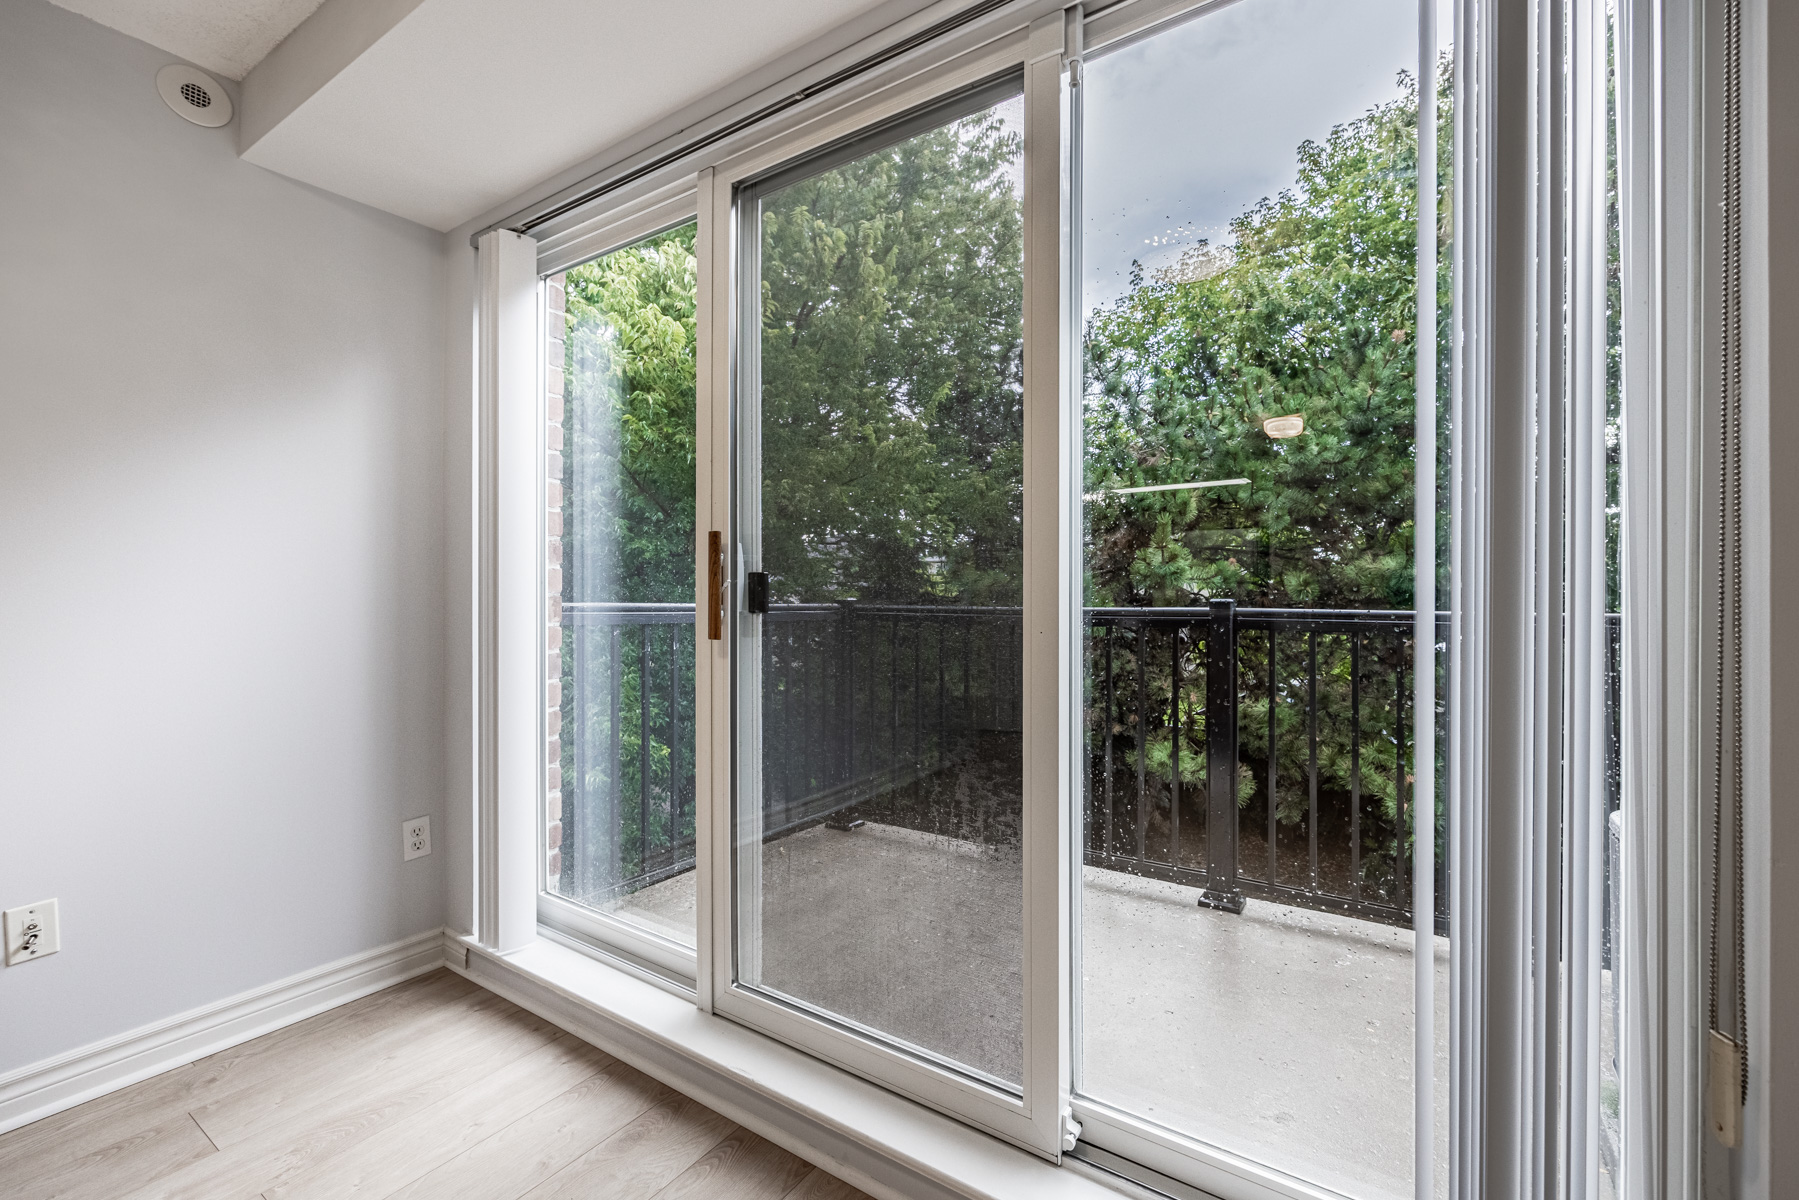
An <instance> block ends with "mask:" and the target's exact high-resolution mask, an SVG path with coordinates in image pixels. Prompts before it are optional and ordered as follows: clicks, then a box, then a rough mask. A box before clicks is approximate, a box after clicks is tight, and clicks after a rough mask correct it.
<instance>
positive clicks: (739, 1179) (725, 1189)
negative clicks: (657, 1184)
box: [656, 1129, 812, 1200]
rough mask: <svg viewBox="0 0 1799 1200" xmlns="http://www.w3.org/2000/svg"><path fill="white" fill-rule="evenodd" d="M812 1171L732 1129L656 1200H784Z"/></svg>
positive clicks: (770, 1144)
mask: <svg viewBox="0 0 1799 1200" xmlns="http://www.w3.org/2000/svg"><path fill="white" fill-rule="evenodd" d="M811 1173H812V1167H811V1165H810V1164H809V1163H807V1162H806V1161H805V1160H804V1159H801V1158H797V1157H795V1156H794V1155H792V1154H790V1153H788V1152H787V1151H785V1150H783V1149H781V1148H780V1147H779V1146H777V1145H775V1144H774V1143H773V1142H771V1141H768V1140H767V1139H765V1138H759V1137H757V1136H756V1135H755V1134H753V1133H751V1132H750V1131H749V1130H747V1129H733V1130H732V1131H731V1132H730V1133H728V1134H726V1135H725V1137H723V1138H722V1139H720V1140H719V1142H718V1144H717V1145H715V1146H713V1147H712V1149H710V1150H708V1151H706V1153H705V1154H704V1155H703V1156H702V1157H701V1158H700V1159H699V1161H697V1162H695V1163H694V1164H693V1165H692V1166H690V1167H688V1168H687V1169H686V1170H685V1171H683V1172H681V1174H680V1175H678V1176H677V1177H676V1178H675V1179H674V1180H673V1181H672V1182H670V1183H669V1185H668V1186H667V1187H665V1188H663V1189H662V1190H661V1191H660V1192H657V1193H656V1200H783V1198H784V1197H785V1196H786V1195H787V1193H788V1192H790V1191H792V1190H793V1189H794V1188H795V1187H796V1186H797V1185H798V1184H799V1182H800V1180H802V1179H804V1178H805V1177H806V1176H807V1175H809V1174H811Z"/></svg>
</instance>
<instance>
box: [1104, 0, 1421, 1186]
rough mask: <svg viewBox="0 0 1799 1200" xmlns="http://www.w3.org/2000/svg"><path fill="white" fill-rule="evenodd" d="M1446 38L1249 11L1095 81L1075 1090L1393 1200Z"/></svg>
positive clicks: (1402, 1060) (1350, 20)
mask: <svg viewBox="0 0 1799 1200" xmlns="http://www.w3.org/2000/svg"><path fill="white" fill-rule="evenodd" d="M1417 47H1418V5H1417V2H1416V0H1241V2H1239V3H1236V4H1231V5H1228V6H1218V7H1216V8H1213V9H1211V10H1209V11H1207V12H1204V13H1202V14H1200V15H1199V16H1197V17H1196V18H1194V19H1192V20H1190V21H1188V22H1186V23H1184V24H1180V25H1177V26H1174V27H1172V28H1168V29H1165V30H1163V31H1161V32H1158V33H1156V34H1154V35H1151V36H1149V37H1147V38H1143V39H1141V40H1137V41H1134V42H1131V43H1128V44H1126V45H1124V46H1123V47H1122V48H1120V49H1118V50H1115V51H1112V52H1110V53H1101V54H1097V55H1095V56H1093V57H1092V58H1090V59H1089V60H1088V62H1087V63H1086V65H1085V70H1084V73H1083V81H1082V86H1081V105H1082V115H1081V121H1082V126H1081V134H1080V136H1081V138H1082V142H1081V152H1082V160H1083V176H1082V178H1081V180H1080V181H1079V182H1078V184H1077V186H1079V187H1080V188H1081V194H1080V211H1081V213H1082V222H1083V224H1082V229H1081V254H1082V274H1083V287H1082V301H1083V302H1082V319H1083V337H1084V363H1085V374H1084V405H1083V409H1084V414H1083V419H1084V423H1085V429H1084V448H1085V449H1084V457H1085V479H1084V485H1083V492H1084V493H1085V503H1084V536H1085V551H1084V553H1085V589H1086V601H1085V603H1086V605H1087V611H1086V629H1085V646H1086V651H1087V661H1086V697H1085V705H1086V709H1085V712H1086V743H1087V746H1086V749H1087V754H1086V763H1087V780H1086V796H1087V808H1086V822H1085V840H1084V847H1083V849H1084V864H1083V866H1082V873H1081V876H1080V878H1081V881H1082V885H1081V888H1080V898H1079V903H1080V906H1081V909H1080V929H1081V941H1080V945H1079V947H1078V949H1079V954H1080V962H1081V969H1080V972H1079V975H1078V977H1077V978H1078V986H1079V987H1080V988H1081V1001H1080V1006H1079V1012H1080V1013H1081V1022H1082V1023H1081V1027H1080V1029H1079V1039H1078V1040H1079V1051H1078V1064H1079V1065H1078V1068H1077V1079H1076V1089H1077V1092H1078V1093H1079V1094H1081V1095H1082V1096H1084V1097H1088V1098H1090V1099H1091V1100H1093V1101H1096V1102H1099V1103H1100V1104H1103V1105H1105V1106H1108V1107H1109V1108H1111V1109H1114V1110H1118V1111H1121V1112H1123V1113H1126V1114H1129V1115H1130V1116H1131V1117H1133V1118H1136V1119H1138V1120H1143V1121H1147V1122H1150V1123H1152V1124H1153V1125H1156V1126H1160V1127H1162V1128H1164V1129H1166V1130H1168V1131H1171V1132H1172V1133H1174V1134H1177V1135H1179V1136H1180V1137H1182V1138H1185V1139H1192V1140H1196V1141H1199V1142H1202V1143H1207V1144H1210V1145H1212V1146H1216V1147H1218V1148H1220V1149H1223V1150H1225V1151H1228V1152H1230V1153H1232V1154H1235V1155H1240V1156H1242V1157H1244V1158H1248V1159H1250V1160H1253V1161H1256V1162H1259V1163H1262V1164H1265V1165H1267V1166H1269V1167H1271V1168H1274V1169H1275V1170H1276V1171H1279V1172H1283V1173H1285V1174H1287V1175H1290V1176H1294V1177H1298V1178H1300V1179H1303V1180H1306V1181H1308V1182H1311V1183H1315V1184H1322V1185H1324V1186H1325V1187H1328V1188H1330V1189H1332V1190H1335V1191H1338V1192H1341V1193H1344V1194H1347V1195H1352V1196H1357V1197H1381V1198H1389V1197H1401V1196H1406V1197H1409V1196H1412V1195H1413V1194H1414V1193H1413V1178H1412V1177H1413V1150H1412V1147H1413V1119H1414V1118H1413V1113H1414V1109H1413V1095H1414V1091H1413V1062H1414V1054H1413V1039H1414V1021H1413V1011H1414V994H1415V993H1414V959H1413V955H1414V939H1413V934H1412V928H1411V926H1412V912H1411V898H1412V891H1411V874H1410V864H1411V856H1412V849H1413V846H1412V830H1413V818H1412V812H1411V810H1410V807H1409V806H1410V802H1411V784H1412V782H1413V780H1412V769H1413V768H1412V760H1411V756H1410V750H1409V745H1410V742H1411V740H1412V737H1411V723H1412V719H1413V718H1412V713H1413V709H1412V694H1413V684H1412V674H1413V671H1414V669H1415V668H1414V665H1413V663H1414V658H1413V647H1412V628H1413V612H1412V604H1413V590H1414V589H1413V564H1412V556H1411V546H1412V522H1413V489H1412V465H1413V443H1414V412H1415V409H1414V404H1415V395H1414V385H1413V380H1414V370H1415V359H1416V350H1415V326H1416V321H1417V304H1416V287H1415V277H1416V275H1415V273H1416V252H1417V234H1416V220H1417V217H1416V213H1417V209H1416V186H1417V184H1416V181H1417V169H1416V167H1417V163H1416V153H1417V113H1418V97H1417V84H1416V65H1417V61H1418V49H1417ZM1441 82H1442V85H1443V87H1442V88H1441V89H1439V91H1440V95H1441V96H1442V103H1443V121H1442V122H1441V123H1440V126H1439V128H1440V129H1441V130H1442V144H1443V149H1444V154H1443V156H1442V160H1441V161H1442V162H1443V163H1445V164H1447V162H1448V155H1447V150H1448V145H1449V138H1448V129H1449V124H1448V119H1447V118H1448V114H1447V107H1448V106H1447V91H1446V88H1447V83H1448V80H1447V76H1445V77H1444V78H1443V80H1442V81H1441ZM1444 173H1445V176H1446V175H1447V171H1446V170H1445V172H1444ZM1444 278H1445V282H1447V276H1445V277H1444ZM1444 344H1445V345H1446V344H1447V342H1446V341H1445V343H1444ZM1444 408H1445V410H1446V408H1447V406H1444ZM1439 440H1440V444H1441V445H1442V446H1443V447H1445V448H1446V447H1447V445H1448V437H1447V433H1446V430H1445V431H1444V433H1443V434H1441V435H1440V439H1439ZM1439 478H1440V480H1441V482H1442V483H1443V485H1444V492H1443V494H1445V495H1446V494H1447V480H1448V475H1447V471H1443V472H1442V473H1441V474H1440V476H1439ZM1439 507H1440V509H1441V510H1442V511H1443V513H1444V514H1445V515H1444V516H1443V517H1442V519H1441V520H1440V522H1439V531H1438V538H1439V546H1440V547H1443V548H1444V550H1445V553H1444V554H1443V556H1442V558H1441V559H1440V561H1444V562H1446V561H1447V554H1446V548H1447V541H1448V538H1447V534H1448V522H1447V515H1446V513H1447V508H1446V505H1444V506H1439ZM1440 594H1443V595H1447V590H1446V589H1442V590H1441V592H1440ZM1447 632H1448V626H1447V618H1446V614H1445V615H1443V616H1441V617H1440V619H1439V640H1441V639H1443V638H1445V637H1446V636H1447ZM1427 661H1428V660H1427ZM1439 719H1440V718H1439ZM1442 744H1443V739H1442V738H1439V746H1441V745H1442ZM1439 811H1440V810H1439ZM1433 825H1435V830H1434V833H1433V835H1432V836H1433V837H1434V838H1435V841H1436V845H1437V862H1438V863H1439V864H1441V863H1442V862H1444V860H1445V855H1444V850H1445V848H1446V847H1445V846H1444V843H1443V837H1444V830H1443V828H1442V826H1441V825H1440V823H1436V822H1433ZM1438 879H1439V885H1438V889H1437V896H1438V909H1437V912H1436V913H1435V924H1436V926H1437V929H1438V933H1439V936H1438V937H1436V938H1435V939H1434V944H1433V945H1431V946H1428V947H1426V949H1425V952H1426V953H1428V954H1432V955H1433V956H1434V957H1435V959H1436V960H1437V962H1438V972H1437V973H1438V979H1439V987H1438V989H1437V991H1438V996H1437V1013H1436V1025H1435V1027H1436V1032H1437V1044H1438V1047H1439V1049H1438V1053H1437V1058H1438V1060H1439V1062H1440V1063H1441V1064H1442V1068H1441V1070H1440V1073H1441V1074H1444V1075H1446V1064H1447V1037H1446V1035H1447V1031H1448V1012H1447V962H1448V958H1447V956H1448V939H1447V936H1446V935H1447V931H1448V912H1447V907H1446V904H1445V897H1446V895H1447V889H1446V887H1444V886H1443V881H1442V875H1441V867H1440V866H1439V874H1438ZM1437 1095H1438V1097H1439V1099H1440V1101H1442V1104H1441V1105H1440V1107H1441V1108H1442V1111H1444V1112H1446V1111H1447V1108H1446V1102H1447V1087H1446V1086H1445V1087H1443V1088H1441V1089H1440V1090H1439V1091H1438V1093H1437ZM1437 1144H1438V1147H1439V1161H1440V1162H1441V1161H1445V1160H1444V1159H1443V1157H1442V1154H1441V1148H1442V1146H1443V1144H1444V1141H1443V1139H1442V1138H1441V1137H1439V1139H1438V1143H1437Z"/></svg>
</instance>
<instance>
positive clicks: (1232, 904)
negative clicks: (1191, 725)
mask: <svg viewBox="0 0 1799 1200" xmlns="http://www.w3.org/2000/svg"><path fill="white" fill-rule="evenodd" d="M1211 607H1212V611H1211V616H1210V619H1209V620H1208V621H1207V622H1206V890H1205V891H1203V892H1201V893H1200V896H1199V903H1200V905H1201V906H1202V907H1204V908H1221V909H1223V910H1224V911H1226V912H1233V913H1240V912H1242V911H1243V892H1242V890H1241V889H1240V888H1239V887H1238V886H1237V604H1236V601H1234V600H1214V601H1212V606H1211ZM1270 636H1272V634H1271V635H1270ZM1176 736H1179V735H1178V732H1177V735H1176Z"/></svg>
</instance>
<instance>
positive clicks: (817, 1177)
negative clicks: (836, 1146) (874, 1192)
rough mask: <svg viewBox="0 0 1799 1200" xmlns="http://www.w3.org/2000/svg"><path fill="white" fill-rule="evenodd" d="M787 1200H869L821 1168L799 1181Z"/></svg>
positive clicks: (815, 1169)
mask: <svg viewBox="0 0 1799 1200" xmlns="http://www.w3.org/2000/svg"><path fill="white" fill-rule="evenodd" d="M787 1200H869V1197H868V1193H867V1192H864V1191H860V1190H858V1189H856V1188H853V1187H851V1186H850V1185H849V1184H847V1183H845V1182H843V1180H841V1179H839V1178H837V1176H835V1175H833V1174H831V1173H830V1172H829V1171H826V1170H825V1169H824V1168H822V1167H813V1168H812V1173H811V1174H810V1175H808V1176H806V1177H805V1178H804V1179H802V1180H800V1181H799V1184H798V1185H797V1186H796V1187H795V1188H794V1189H793V1190H792V1191H791V1192H788V1193H787Z"/></svg>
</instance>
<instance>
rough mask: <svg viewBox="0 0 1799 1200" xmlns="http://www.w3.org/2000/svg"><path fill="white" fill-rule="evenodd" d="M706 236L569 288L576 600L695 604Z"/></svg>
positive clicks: (609, 263)
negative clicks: (697, 325)
mask: <svg viewBox="0 0 1799 1200" xmlns="http://www.w3.org/2000/svg"><path fill="white" fill-rule="evenodd" d="M695 232H696V229H695V226H694V225H692V224H688V225H684V226H682V227H680V228H678V229H673V230H670V231H669V232H667V233H664V234H660V235H658V236H656V237H654V238H651V239H649V240H648V241H645V242H640V243H638V244H637V245H634V246H628V247H626V248H624V249H622V250H618V251H615V252H614V253H612V254H608V255H606V256H605V257H604V258H599V259H595V260H594V261H593V262H590V263H586V264H584V265H582V266H579V267H575V268H574V269H572V270H570V271H569V272H568V273H567V275H566V277H565V284H564V286H565V287H566V288H567V294H568V315H567V325H568V328H567V334H566V341H565V343H564V354H565V356H566V371H565V376H564V377H565V379H566V381H567V382H566V384H565V389H566V392H567V396H566V400H565V403H566V405H567V418H566V420H565V421H564V429H565V431H566V432H565V436H566V438H567V439H568V440H567V443H566V444H565V446H564V448H563V461H564V476H563V483H564V486H565V488H566V495H567V499H566V502H565V504H564V513H565V519H566V521H567V523H568V524H567V528H566V530H565V540H566V542H567V545H568V551H569V555H568V558H569V570H568V571H567V572H565V574H566V576H567V582H566V583H565V585H564V598H565V599H569V600H629V601H645V600H692V599H693V594H694V592H693V528H694V507H693V505H694V464H695V462H696V458H695V424H694V368H695V358H694V307H695V298H696V287H697V273H696V264H695V261H694V236H695Z"/></svg>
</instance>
